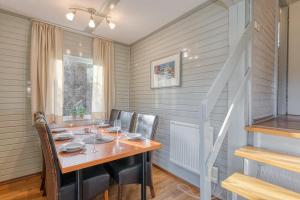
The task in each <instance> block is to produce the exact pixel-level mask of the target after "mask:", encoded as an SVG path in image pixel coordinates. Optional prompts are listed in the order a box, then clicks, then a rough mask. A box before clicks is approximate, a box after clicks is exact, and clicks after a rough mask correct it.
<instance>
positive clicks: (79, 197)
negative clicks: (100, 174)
mask: <svg viewBox="0 0 300 200" xmlns="http://www.w3.org/2000/svg"><path fill="white" fill-rule="evenodd" d="M76 195H77V197H76V200H82V171H81V170H77V171H76Z"/></svg>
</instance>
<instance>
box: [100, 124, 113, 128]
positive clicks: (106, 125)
mask: <svg viewBox="0 0 300 200" xmlns="http://www.w3.org/2000/svg"><path fill="white" fill-rule="evenodd" d="M109 126H110V124H100V125H98V127H99V128H106V127H109Z"/></svg>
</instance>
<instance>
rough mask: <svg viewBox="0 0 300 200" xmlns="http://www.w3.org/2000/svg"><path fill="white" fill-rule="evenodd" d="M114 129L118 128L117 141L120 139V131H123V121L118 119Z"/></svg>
mask: <svg viewBox="0 0 300 200" xmlns="http://www.w3.org/2000/svg"><path fill="white" fill-rule="evenodd" d="M114 127H115V128H116V130H117V139H120V137H119V131H120V130H121V128H122V124H121V120H119V119H117V120H115V121H114Z"/></svg>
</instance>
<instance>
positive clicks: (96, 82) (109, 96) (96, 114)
mask: <svg viewBox="0 0 300 200" xmlns="http://www.w3.org/2000/svg"><path fill="white" fill-rule="evenodd" d="M93 63H94V70H93V72H94V73H93V98H92V99H93V102H92V117H93V118H98V119H108V117H109V115H110V111H111V109H112V108H114V107H115V66H114V44H113V42H111V41H106V40H103V39H99V38H94V40H93Z"/></svg>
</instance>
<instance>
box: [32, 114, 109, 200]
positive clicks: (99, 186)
mask: <svg viewBox="0 0 300 200" xmlns="http://www.w3.org/2000/svg"><path fill="white" fill-rule="evenodd" d="M35 127H36V129H37V132H38V135H39V137H40V141H41V146H42V153H43V155H44V158H45V164H46V191H47V199H48V200H74V199H76V189H75V188H76V187H75V181H76V177H75V173H72V172H71V173H67V174H61V172H60V169H59V164H58V159H57V156H56V155H57V154H56V149H55V146H54V142H53V139H52V135H51V132H49V131H50V130H49V127H48V126H47V123H46V121H45V120H44V119H43V118H39V119H37V120H36V123H35ZM108 187H109V175H108V173H107V172H106V171H105V170H104V168H103V166H101V165H99V166H96V167H92V168H87V169H84V170H83V199H84V200H91V199H94V198H95V197H96V196H98V195H99V194H101V193H104V199H105V200H108Z"/></svg>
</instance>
